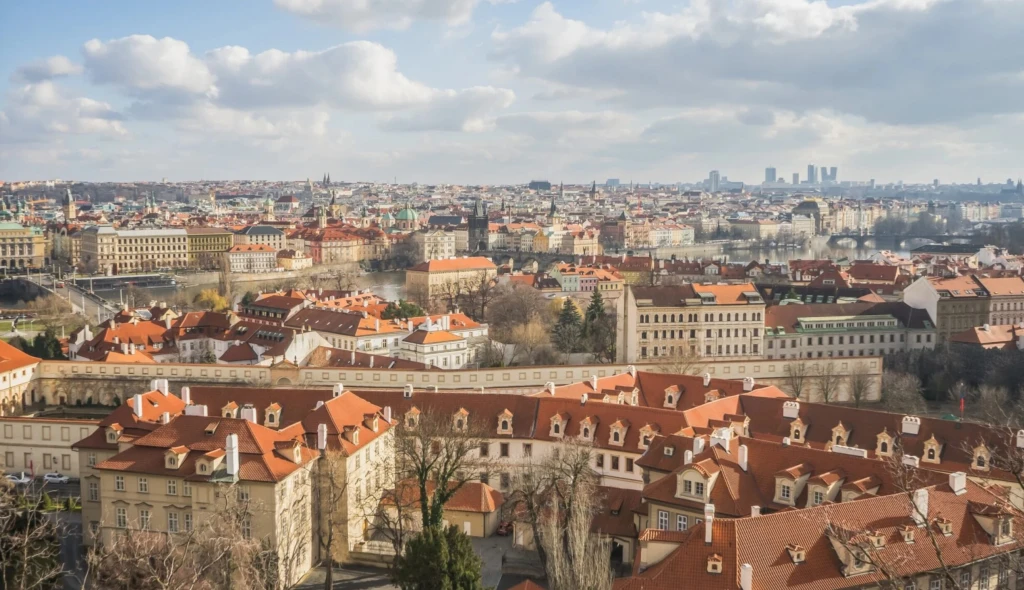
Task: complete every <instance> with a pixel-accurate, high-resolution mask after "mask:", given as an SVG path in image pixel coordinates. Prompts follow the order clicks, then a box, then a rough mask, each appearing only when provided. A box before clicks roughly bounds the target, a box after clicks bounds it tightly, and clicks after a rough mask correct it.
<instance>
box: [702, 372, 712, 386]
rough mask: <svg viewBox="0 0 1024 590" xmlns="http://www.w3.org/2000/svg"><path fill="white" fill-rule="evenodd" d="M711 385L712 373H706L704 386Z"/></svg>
mask: <svg viewBox="0 0 1024 590" xmlns="http://www.w3.org/2000/svg"><path fill="white" fill-rule="evenodd" d="M708 385H711V373H704V387H707V386H708Z"/></svg>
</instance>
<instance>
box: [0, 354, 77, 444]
mask: <svg viewBox="0 0 1024 590" xmlns="http://www.w3.org/2000/svg"><path fill="white" fill-rule="evenodd" d="M21 374H22V375H23V376H24V375H25V371H22V372H21ZM42 432H43V440H50V438H51V437H52V433H53V429H52V428H51V427H50V426H43V428H42ZM79 432H82V433H83V438H84V437H85V436H84V435H85V434H86V433H87V432H88V430H87V429H81V428H80V429H79ZM4 438H8V439H9V438H14V425H12V424H4ZM21 438H22V439H23V440H32V426H29V425H22V427H21ZM60 439H61V440H63V441H70V440H71V427H70V426H61V427H60Z"/></svg>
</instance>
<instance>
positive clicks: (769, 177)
mask: <svg viewBox="0 0 1024 590" xmlns="http://www.w3.org/2000/svg"><path fill="white" fill-rule="evenodd" d="M764 181H765V182H775V167H774V166H771V167H768V168H765V169H764Z"/></svg>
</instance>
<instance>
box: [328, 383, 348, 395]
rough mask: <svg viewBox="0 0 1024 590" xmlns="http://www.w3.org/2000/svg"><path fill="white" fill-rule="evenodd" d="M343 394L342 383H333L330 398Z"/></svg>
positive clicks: (343, 386)
mask: <svg viewBox="0 0 1024 590" xmlns="http://www.w3.org/2000/svg"><path fill="white" fill-rule="evenodd" d="M343 393H345V385H344V384H343V383H335V384H334V390H333V391H332V395H331V397H338V396H340V395H341V394H343Z"/></svg>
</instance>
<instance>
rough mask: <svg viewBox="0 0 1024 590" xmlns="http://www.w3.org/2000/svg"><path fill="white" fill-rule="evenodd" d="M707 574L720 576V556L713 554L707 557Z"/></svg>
mask: <svg viewBox="0 0 1024 590" xmlns="http://www.w3.org/2000/svg"><path fill="white" fill-rule="evenodd" d="M708 573H709V574H720V573H722V556H721V555H719V554H717V553H713V554H711V555H709V556H708Z"/></svg>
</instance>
